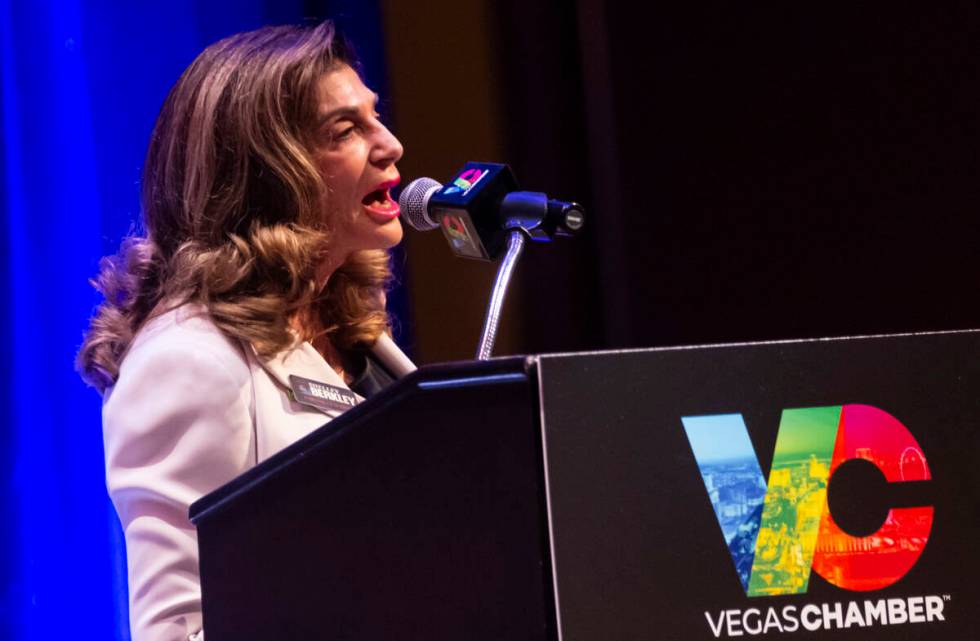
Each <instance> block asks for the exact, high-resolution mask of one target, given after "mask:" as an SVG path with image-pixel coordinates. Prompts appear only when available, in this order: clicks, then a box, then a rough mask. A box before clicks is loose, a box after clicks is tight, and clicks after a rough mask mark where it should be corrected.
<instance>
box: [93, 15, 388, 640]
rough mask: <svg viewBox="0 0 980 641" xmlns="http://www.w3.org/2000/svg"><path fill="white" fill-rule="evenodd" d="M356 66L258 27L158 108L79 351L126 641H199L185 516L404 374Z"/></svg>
mask: <svg viewBox="0 0 980 641" xmlns="http://www.w3.org/2000/svg"><path fill="white" fill-rule="evenodd" d="M356 69H357V64H356V61H355V60H354V57H353V53H352V51H351V49H350V47H349V46H348V45H347V44H346V43H345V41H344V40H343V38H341V37H340V36H339V34H337V33H336V32H335V31H334V29H333V26H332V25H331V24H330V23H323V24H320V25H319V26H315V27H292V26H289V27H268V28H263V29H259V30H257V31H253V32H250V33H243V34H238V35H235V36H232V37H229V38H227V39H225V40H222V41H221V42H218V43H216V44H214V45H212V46H210V47H208V48H207V49H206V50H205V51H204V52H203V53H201V54H200V55H199V56H198V57H197V59H196V60H195V61H194V62H193V63H192V64H191V65H190V67H188V68H187V70H186V71H185V72H184V73H183V75H182V76H181V77H180V79H179V80H178V81H177V83H176V85H175V86H174V87H173V89H172V90H171V91H170V94H169V95H168V96H167V99H166V101H165V103H164V105H163V108H162V110H161V112H160V115H159V118H158V120H157V123H156V126H155V128H154V131H153V135H152V139H151V141H150V145H149V150H148V152H147V157H146V163H145V166H144V169H143V182H142V215H143V223H144V230H145V234H144V235H139V236H135V237H132V238H129V239H127V240H126V241H124V243H123V246H122V248H121V250H120V252H119V254H118V256H116V257H112V258H106V259H104V260H103V264H102V271H101V273H100V275H99V277H98V279H97V286H98V288H99V289H100V291H101V292H102V293H103V295H104V296H105V301H104V302H103V303H102V305H101V306H100V307H99V309H98V310H97V311H96V314H95V316H94V318H93V319H92V322H91V326H90V328H89V331H88V333H87V335H86V337H85V341H84V343H83V345H82V348H81V351H80V353H79V356H78V367H79V370H80V372H81V374H82V376H83V377H84V378H85V379H86V381H88V382H89V383H91V384H92V385H94V386H95V387H96V388H97V389H98V390H99V391H100V392H101V393H103V395H104V403H103V430H104V437H105V453H106V477H107V484H108V488H109V494H110V496H111V498H112V501H113V503H114V505H115V507H116V510H117V512H118V514H119V518H120V520H121V522H122V526H123V529H124V531H125V535H126V549H127V557H128V568H129V595H130V625H131V628H132V633H133V639H134V641H171V640H172V641H177V640H181V641H184V640H187V639H200V638H203V634H202V633H201V628H202V623H201V603H200V598H201V597H200V580H199V571H198V551H197V538H196V533H195V529H194V527H193V526H192V525H191V523H190V522H189V521H188V518H187V513H188V507H189V506H190V504H191V503H192V502H194V501H195V500H197V499H198V498H200V497H201V496H203V495H204V494H206V493H208V492H210V491H211V490H214V489H215V488H217V487H218V486H220V485H222V484H223V483H225V482H227V481H229V480H231V479H232V478H233V477H235V476H237V475H238V474H240V473H242V472H244V471H245V470H246V469H248V468H250V467H252V466H254V465H255V464H256V463H258V462H260V461H262V460H264V459H266V458H268V457H269V456H270V455H272V454H274V453H275V452H277V451H278V450H280V449H282V448H283V447H284V446H286V445H288V444H290V443H292V442H293V441H295V440H297V439H298V438H300V437H302V436H304V435H305V434H308V433H309V432H311V431H312V430H314V429H316V428H317V427H319V426H321V425H323V423H325V422H326V421H327V420H329V418H332V417H334V416H337V415H338V414H339V413H340V412H341V411H343V408H344V407H347V406H349V405H350V404H354V403H356V402H358V401H360V400H362V398H363V397H364V396H367V395H369V394H371V393H372V392H373V391H375V390H377V389H379V388H380V387H383V386H384V385H385V384H386V383H387V382H390V380H391V376H392V372H393V370H396V369H397V368H398V367H399V366H400V365H399V364H396V363H393V362H392V358H393V357H394V359H395V360H397V361H399V363H400V364H401V365H402V366H403V365H404V364H405V363H406V361H407V359H405V358H404V355H403V354H401V352H399V351H398V350H397V348H393V347H392V345H393V344H392V343H391V341H390V340H389V339H387V336H386V333H387V332H388V330H389V322H388V316H387V314H386V312H385V308H384V305H385V295H384V289H385V286H386V285H387V283H388V281H389V278H390V269H389V257H388V253H387V251H386V250H387V249H388V248H390V247H392V246H394V245H395V244H397V243H398V242H399V240H401V237H402V229H401V226H400V223H399V220H398V214H399V211H398V206H397V205H396V204H395V203H394V202H393V201H392V199H391V196H390V193H389V190H390V189H391V188H392V187H393V186H395V185H396V184H397V183H398V181H399V176H398V170H397V169H396V168H395V163H396V162H397V161H398V160H399V158H400V157H401V155H402V146H401V144H400V143H399V142H398V140H397V139H396V138H395V137H394V136H393V135H392V134H391V132H390V131H388V129H386V128H385V126H384V125H383V124H382V123H381V121H380V120H379V117H378V114H377V112H376V103H377V96H376V95H375V94H374V93H373V92H372V91H370V90H369V89H367V88H366V87H365V86H364V84H363V82H362V81H361V78H360V76H359V75H358V72H357V71H356ZM379 344H385V345H386V346H387V347H386V350H385V352H384V353H385V356H384V357H382V358H379V357H378V353H380V350H377V349H375V350H374V351H372V348H373V347H375V346H376V345H379ZM310 385H313V386H315V387H316V389H318V390H320V391H321V393H319V394H317V395H312V394H309V391H310V388H309V386H310ZM323 390H327V391H328V392H329V393H322V391H323ZM331 399H332V400H331Z"/></svg>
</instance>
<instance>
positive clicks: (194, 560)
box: [102, 305, 414, 641]
mask: <svg viewBox="0 0 980 641" xmlns="http://www.w3.org/2000/svg"><path fill="white" fill-rule="evenodd" d="M383 347H384V350H383V351H385V352H386V355H387V356H388V357H389V358H388V360H389V361H390V358H391V357H392V356H394V358H395V359H396V360H397V361H398V362H397V363H395V369H396V373H397V370H398V369H400V368H401V369H402V371H404V367H410V368H414V366H413V365H411V362H410V361H408V359H407V358H406V357H405V355H404V354H402V353H401V352H400V351H399V350H398V349H397V347H394V343H392V342H391V341H390V340H389V341H386V344H385V345H384V346H383ZM392 349H393V351H392ZM375 351H376V353H377V352H378V350H375ZM382 362H385V364H386V365H388V364H389V363H388V362H386V360H385V359H384V358H382ZM406 364H407V366H406ZM291 374H295V375H298V376H301V377H303V378H308V379H312V380H315V381H319V382H322V383H327V384H328V385H333V386H336V387H342V388H347V385H346V384H345V383H344V381H343V379H342V378H341V377H340V376H339V375H338V374H337V373H336V372H335V371H334V370H333V369H332V368H331V367H330V366H329V365H328V364H327V362H326V361H325V360H324V359H323V357H322V356H321V355H320V354H319V352H317V351H316V350H315V349H314V348H313V346H312V345H310V344H309V343H300V344H299V345H298V346H297V347H295V348H293V349H291V350H287V351H284V352H281V353H279V354H278V355H277V356H276V357H275V358H273V359H272V360H271V361H267V362H263V361H262V360H261V359H260V358H258V356H257V355H256V353H255V351H254V350H253V349H252V347H251V345H250V344H248V343H242V342H239V341H234V340H230V339H229V338H227V337H226V336H225V335H224V334H222V333H221V331H220V330H218V328H217V327H216V326H215V325H214V323H212V322H211V320H210V318H209V317H208V315H207V314H206V312H204V310H203V307H201V306H199V305H184V306H182V307H179V308H177V309H175V310H172V311H170V312H168V313H166V314H163V315H162V316H159V317H157V318H154V319H153V320H151V321H150V322H149V323H147V325H146V326H145V327H144V328H143V329H141V330H140V331H139V332H138V334H137V335H136V337H135V338H134V340H133V342H132V343H131V345H130V348H129V351H128V352H127V354H126V356H125V358H124V359H123V361H122V364H121V366H120V368H119V378H118V380H117V381H116V384H115V386H114V387H113V388H112V389H110V390H108V391H107V392H106V395H105V399H104V401H103V406H102V425H103V436H104V439H105V456H106V483H107V486H108V489H109V496H110V497H111V499H112V502H113V504H114V505H115V507H116V511H117V512H118V514H119V519H120V521H121V522H122V527H123V530H124V532H125V535H126V555H127V564H128V570H129V608H130V610H129V616H130V628H131V630H132V638H133V641H188V640H189V639H190V640H192V641H198V640H199V639H203V633H201V628H202V624H201V588H200V575H199V570H198V549H197V532H196V530H195V528H194V526H193V525H192V524H191V523H190V521H189V520H188V518H187V512H188V508H189V507H190V505H191V503H193V502H194V501H196V500H197V499H199V498H201V497H202V496H204V495H205V494H207V493H208V492H211V491H212V490H214V489H216V488H218V487H219V486H221V485H223V484H224V483H226V482H228V481H230V480H231V479H233V478H234V477H236V476H238V475H239V474H241V473H242V472H244V471H245V470H247V469H249V468H251V467H252V466H254V465H255V464H256V463H258V462H260V461H263V460H265V459H267V458H268V457H270V456H271V455H273V454H275V453H276V452H278V451H279V450H281V449H282V448H284V447H285V446H287V445H289V444H290V443H293V442H294V441H296V440H297V439H299V438H301V437H303V436H305V435H306V434H309V433H310V432H312V431H313V430H315V429H316V428H318V427H320V426H321V425H323V424H324V423H326V422H327V421H329V420H330V419H331V418H334V417H335V416H338V415H339V414H340V412H339V411H329V410H317V409H314V408H312V407H308V406H306V405H301V404H299V403H297V402H295V401H294V400H292V399H291V395H290V391H291V387H290V382H289V376H290V375H291ZM358 400H359V401H360V400H363V399H361V397H359V396H358Z"/></svg>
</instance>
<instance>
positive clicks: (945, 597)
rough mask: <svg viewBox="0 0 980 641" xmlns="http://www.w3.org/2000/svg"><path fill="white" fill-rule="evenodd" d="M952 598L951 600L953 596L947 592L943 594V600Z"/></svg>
mask: <svg viewBox="0 0 980 641" xmlns="http://www.w3.org/2000/svg"><path fill="white" fill-rule="evenodd" d="M952 600H953V597H951V596H950V595H948V594H944V595H943V601H952Z"/></svg>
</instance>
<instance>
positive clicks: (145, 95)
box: [0, 0, 402, 640]
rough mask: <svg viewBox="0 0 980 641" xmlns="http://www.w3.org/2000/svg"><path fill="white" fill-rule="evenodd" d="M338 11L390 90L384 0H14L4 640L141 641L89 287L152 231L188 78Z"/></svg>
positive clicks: (1, 17) (5, 74) (4, 204)
mask: <svg viewBox="0 0 980 641" xmlns="http://www.w3.org/2000/svg"><path fill="white" fill-rule="evenodd" d="M325 16H333V17H337V18H338V19H339V22H340V24H341V26H342V28H344V29H345V30H346V31H348V32H349V33H350V35H351V37H352V39H353V40H354V41H355V42H356V43H357V45H358V47H359V52H360V54H361V56H362V58H363V59H364V63H365V68H366V75H367V76H368V79H369V83H370V84H373V85H374V87H375V88H378V89H379V90H381V91H382V93H383V82H384V73H383V72H384V68H383V60H384V54H383V49H382V46H381V43H382V40H381V21H380V19H379V16H378V6H377V3H376V2H358V1H356V0H350V1H348V2H332V3H310V2H305V3H304V2H290V1H289V0H279V1H277V2H262V1H257V0H239V1H236V2H233V3H232V2H228V3H221V2H204V1H200V2H194V1H191V0H166V2H149V3H142V2H140V3H126V4H124V3H112V2H97V1H91V2H81V1H77V0H76V1H71V0H66V1H55V0H38V1H32V2H22V1H18V0H0V74H2V76H0V81H2V82H0V136H2V138H0V149H2V153H0V257H2V258H0V306H2V307H0V365H2V366H3V367H0V412H2V421H3V422H2V426H3V427H2V430H0V498H2V504H0V509H2V514H0V516H2V518H3V524H2V527H0V589H2V596H0V639H18V640H35V639H44V640H48V639H58V640H63V639H100V640H112V639H128V638H129V632H128V620H127V611H126V585H125V557H124V551H123V544H122V533H121V530H120V527H119V523H118V520H117V518H116V516H115V513H114V511H113V509H112V506H111V504H110V503H109V501H108V499H107V497H106V492H105V482H104V471H103V452H102V436H101V424H100V398H99V397H98V395H97V394H96V393H95V391H93V390H92V389H90V388H87V387H85V386H84V385H83V384H82V383H81V381H80V379H79V378H78V377H77V375H76V374H75V372H74V370H73V366H72V361H73V358H74V355H75V352H76V351H77V349H78V346H79V344H80V341H81V336H82V332H83V330H84V329H85V326H86V323H87V319H88V318H89V316H90V314H91V312H92V309H93V307H94V305H95V304H96V303H97V296H96V294H95V293H94V292H93V290H92V289H91V287H90V286H89V285H88V284H87V279H88V278H90V277H91V276H93V275H94V274H95V272H96V270H97V263H98V260H99V258H100V257H101V256H103V255H106V254H110V253H114V252H115V251H116V249H117V248H118V244H119V240H120V239H121V237H122V236H124V235H125V234H126V233H127V232H129V231H130V229H131V227H132V225H133V222H134V221H135V220H136V217H137V215H138V180H139V172H140V166H141V163H142V158H143V154H144V151H145V147H146V142H147V139H148V136H149V133H150V130H151V127H152V124H153V121H154V118H155V116H156V113H157V111H158V109H159V107H160V104H161V103H162V101H163V98H164V96H165V95H166V92H167V90H168V89H169V88H170V86H171V85H172V83H173V82H174V81H175V80H176V79H177V77H178V75H179V74H180V72H181V71H182V70H183V69H184V67H186V66H187V64H188V63H190V61H191V60H192V59H193V58H194V56H195V55H196V54H197V53H198V52H199V51H200V50H201V49H202V48H203V47H204V46H205V45H207V44H209V43H210V42H213V41H215V40H217V39H219V38H221V37H223V36H225V35H228V34H230V33H234V32H237V31H243V30H247V29H252V28H255V27H258V26H261V25H263V24H270V23H283V22H299V21H301V20H302V19H303V18H304V17H307V18H308V17H325ZM397 300H402V299H401V298H397ZM397 300H396V302H397Z"/></svg>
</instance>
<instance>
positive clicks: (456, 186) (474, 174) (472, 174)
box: [443, 167, 489, 196]
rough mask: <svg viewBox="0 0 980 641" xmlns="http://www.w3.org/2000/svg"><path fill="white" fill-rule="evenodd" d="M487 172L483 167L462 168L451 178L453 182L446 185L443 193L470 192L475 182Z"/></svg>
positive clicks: (464, 193) (481, 178)
mask: <svg viewBox="0 0 980 641" xmlns="http://www.w3.org/2000/svg"><path fill="white" fill-rule="evenodd" d="M487 173H489V172H488V171H487V170H485V169H478V168H476V167H473V168H470V169H464V170H463V171H462V173H460V174H459V175H458V176H456V178H454V179H453V184H452V185H450V186H448V187H446V189H445V191H444V192H443V193H445V194H446V195H447V196H449V195H451V194H458V193H462V194H463V195H464V196H465V195H466V194H468V193H469V192H470V190H471V189H473V187H475V186H476V183H478V182H480V181H481V180H483V177H484V176H486V175H487Z"/></svg>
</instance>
